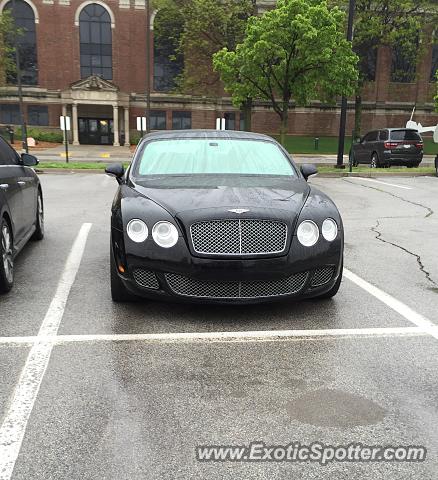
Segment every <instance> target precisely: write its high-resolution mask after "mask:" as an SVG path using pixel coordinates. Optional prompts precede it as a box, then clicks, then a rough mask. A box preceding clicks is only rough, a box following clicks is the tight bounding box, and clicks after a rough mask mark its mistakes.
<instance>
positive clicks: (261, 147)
mask: <svg viewBox="0 0 438 480" xmlns="http://www.w3.org/2000/svg"><path fill="white" fill-rule="evenodd" d="M134 170H135V172H134V174H135V175H139V176H150V175H208V174H221V175H277V176H295V175H296V174H295V170H294V168H293V166H292V164H291V162H290V161H289V159H288V158H287V157H286V155H285V154H284V153H283V152H282V151H281V150H280V148H279V147H278V146H277V145H276V144H275V143H271V142H265V141H257V140H237V139H229V138H227V139H205V138H204V139H184V140H182V139H181V140H155V141H152V142H149V143H147V144H146V146H145V147H144V148H143V150H142V151H141V152H140V158H139V159H138V160H137V162H136V165H135V168H134Z"/></svg>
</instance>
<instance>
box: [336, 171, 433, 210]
mask: <svg viewBox="0 0 438 480" xmlns="http://www.w3.org/2000/svg"><path fill="white" fill-rule="evenodd" d="M342 180H343V181H344V182H347V183H351V184H352V185H359V186H361V187H364V188H369V189H371V190H377V191H378V192H381V193H386V194H387V195H390V196H391V197H394V198H397V199H398V200H401V201H402V202H406V203H409V204H411V205H414V206H416V207H420V208H424V210H426V211H427V213H426V215H425V216H424V218H429V217H431V216H432V215H433V214H434V213H435V212H434V211H433V210H432V209H431V208H430V207H428V206H426V205H423V204H422V203H417V202H413V201H412V200H407V199H406V198H403V197H400V195H396V194H395V193H391V192H387V191H386V190H382V189H381V188H378V187H372V186H370V185H363V184H362V183H357V182H351V181H350V180H348V179H346V178H342Z"/></svg>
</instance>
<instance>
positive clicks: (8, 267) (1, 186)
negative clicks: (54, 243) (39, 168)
mask: <svg viewBox="0 0 438 480" xmlns="http://www.w3.org/2000/svg"><path fill="white" fill-rule="evenodd" d="M37 164H38V160H37V159H36V158H35V157H34V156H33V155H29V154H27V153H23V154H22V155H21V156H20V155H19V154H18V153H17V152H16V151H15V150H14V149H13V148H12V147H11V146H10V145H9V144H8V143H7V142H6V141H5V140H4V139H3V138H2V137H0V293H5V292H8V291H9V290H11V288H12V286H13V283H14V259H15V257H16V256H17V254H18V253H19V252H20V250H21V249H22V248H23V247H24V245H25V244H26V242H27V241H28V240H29V239H30V238H33V239H34V240H41V239H42V238H43V236H44V211H43V193H42V189H41V185H40V182H39V179H38V176H37V174H36V173H35V171H34V170H33V169H32V168H30V167H33V166H35V165H37Z"/></svg>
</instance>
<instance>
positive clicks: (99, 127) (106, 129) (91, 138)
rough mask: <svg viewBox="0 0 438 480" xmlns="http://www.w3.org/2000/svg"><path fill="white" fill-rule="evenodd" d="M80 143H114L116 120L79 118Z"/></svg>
mask: <svg viewBox="0 0 438 480" xmlns="http://www.w3.org/2000/svg"><path fill="white" fill-rule="evenodd" d="M78 121H79V143H80V144H82V145H112V144H113V142H114V122H113V120H112V119H109V118H79V119H78Z"/></svg>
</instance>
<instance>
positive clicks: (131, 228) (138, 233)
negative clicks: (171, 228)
mask: <svg viewBox="0 0 438 480" xmlns="http://www.w3.org/2000/svg"><path fill="white" fill-rule="evenodd" d="M126 233H127V234H128V237H129V238H130V239H131V240H132V241H133V242H136V243H141V242H144V241H145V240H146V239H147V238H148V234H149V232H148V227H147V225H146V224H145V223H144V222H143V220H138V219H134V220H131V221H130V222H129V223H128V225H127V227H126Z"/></svg>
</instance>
